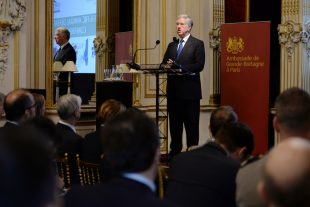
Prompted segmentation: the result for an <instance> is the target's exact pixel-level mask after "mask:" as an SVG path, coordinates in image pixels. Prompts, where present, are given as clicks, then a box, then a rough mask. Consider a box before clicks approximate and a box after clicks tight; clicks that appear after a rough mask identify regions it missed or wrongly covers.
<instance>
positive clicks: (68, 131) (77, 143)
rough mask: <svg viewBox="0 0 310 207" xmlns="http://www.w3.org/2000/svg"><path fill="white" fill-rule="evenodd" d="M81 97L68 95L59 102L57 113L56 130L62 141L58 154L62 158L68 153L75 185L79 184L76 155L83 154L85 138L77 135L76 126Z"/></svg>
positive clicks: (58, 147)
mask: <svg viewBox="0 0 310 207" xmlns="http://www.w3.org/2000/svg"><path fill="white" fill-rule="evenodd" d="M81 104H82V100H81V97H79V96H77V95H74V94H66V95H63V96H61V97H60V98H59V100H58V102H57V106H56V108H57V113H58V115H59V118H60V120H59V121H58V123H57V125H56V128H57V130H58V133H59V134H61V141H60V144H59V145H58V146H56V147H57V154H58V155H59V156H62V155H63V154H64V153H68V157H69V165H70V173H71V179H72V182H73V184H76V183H78V172H77V166H76V154H80V153H81V148H82V144H83V138H82V137H81V136H80V135H78V134H77V133H76V129H75V125H76V122H77V121H78V120H79V119H80V113H81Z"/></svg>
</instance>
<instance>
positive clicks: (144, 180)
mask: <svg viewBox="0 0 310 207" xmlns="http://www.w3.org/2000/svg"><path fill="white" fill-rule="evenodd" d="M123 177H125V178H128V179H131V180H134V181H137V182H139V183H142V184H144V185H146V186H147V187H149V188H150V189H151V191H152V192H155V191H156V186H155V184H154V182H153V181H151V180H150V179H148V178H146V177H145V176H143V175H141V174H139V173H123Z"/></svg>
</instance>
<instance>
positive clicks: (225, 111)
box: [210, 106, 238, 136]
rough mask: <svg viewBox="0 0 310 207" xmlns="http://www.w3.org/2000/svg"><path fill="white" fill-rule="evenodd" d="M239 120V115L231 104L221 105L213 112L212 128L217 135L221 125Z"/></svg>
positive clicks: (211, 118)
mask: <svg viewBox="0 0 310 207" xmlns="http://www.w3.org/2000/svg"><path fill="white" fill-rule="evenodd" d="M236 121H238V116H237V114H236V113H235V112H234V110H233V108H232V107H231V106H220V107H218V108H217V109H215V110H214V111H213V112H212V113H211V117H210V130H211V133H212V136H215V135H216V133H217V132H218V130H219V129H220V128H221V126H222V125H223V124H225V123H228V122H236Z"/></svg>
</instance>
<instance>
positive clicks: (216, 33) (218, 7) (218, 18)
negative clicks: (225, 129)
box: [209, 0, 225, 105]
mask: <svg viewBox="0 0 310 207" xmlns="http://www.w3.org/2000/svg"><path fill="white" fill-rule="evenodd" d="M223 23H225V2H224V0H213V28H212V30H211V31H210V32H209V47H210V48H211V49H212V50H213V60H212V63H213V67H212V69H210V75H211V77H212V79H210V82H211V86H212V87H210V89H211V90H210V91H211V92H210V98H209V103H210V104H211V105H218V104H219V103H220V76H219V74H220V58H221V51H220V42H221V40H220V32H221V24H223Z"/></svg>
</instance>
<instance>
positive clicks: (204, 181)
mask: <svg viewBox="0 0 310 207" xmlns="http://www.w3.org/2000/svg"><path fill="white" fill-rule="evenodd" d="M249 143H250V144H249ZM252 149H253V134H252V132H251V130H250V129H249V128H248V127H247V126H245V125H243V124H241V123H237V122H234V123H225V124H224V125H222V127H221V128H220V129H219V131H218V132H217V134H216V136H215V140H214V142H207V143H206V144H205V145H204V146H202V147H199V148H197V149H194V150H192V151H189V152H184V153H181V154H179V155H177V156H176V157H175V158H174V159H173V160H172V162H171V163H170V168H169V171H168V178H169V180H168V183H167V187H166V193H165V199H166V200H169V201H172V202H175V203H177V204H178V205H180V206H184V207H199V206H208V207H213V206H214V207H215V206H216V207H219V206H221V207H234V206H235V188H236V185H235V178H236V174H237V171H238V169H239V166H240V162H242V161H243V159H244V157H245V155H246V154H250V153H251V151H252Z"/></svg>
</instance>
